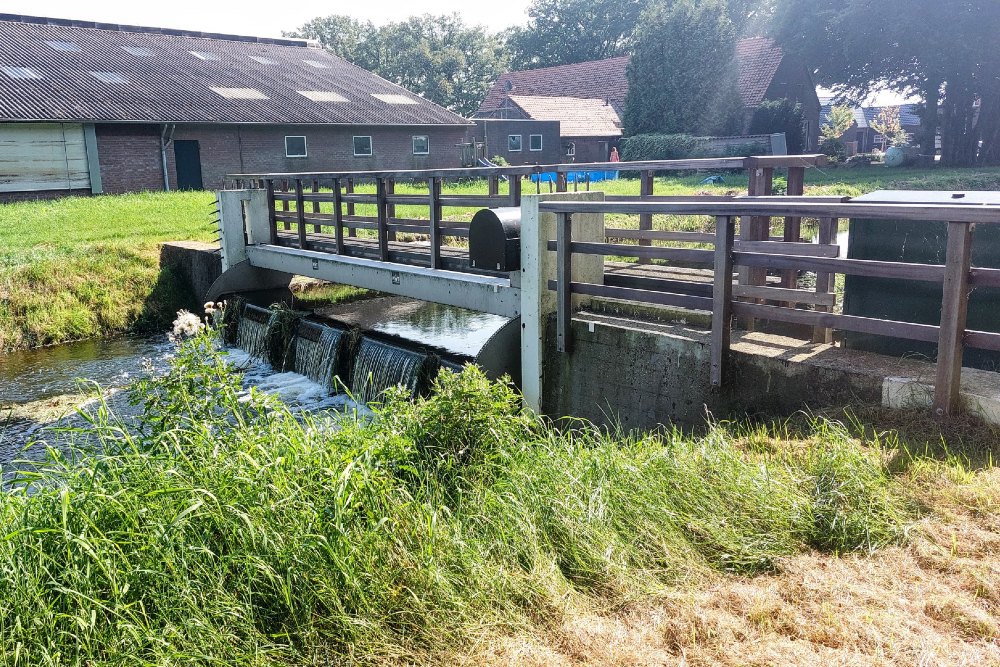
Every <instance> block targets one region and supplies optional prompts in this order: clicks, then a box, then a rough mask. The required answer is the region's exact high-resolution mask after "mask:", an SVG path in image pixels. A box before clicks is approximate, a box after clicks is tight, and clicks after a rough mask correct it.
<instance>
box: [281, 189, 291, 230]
mask: <svg viewBox="0 0 1000 667" xmlns="http://www.w3.org/2000/svg"><path fill="white" fill-rule="evenodd" d="M281 191H282V192H283V193H285V194H288V192H289V189H288V181H287V180H284V181H282V182H281ZM280 201H281V212H282V213H288V211H289V209H290V208H291V207H290V206H289V205H288V204H289V201H290V199H288V198H286V197H282V198H281V199H280ZM291 228H292V223H291V222H287V221H286V222H285V231H288V230H290V229H291Z"/></svg>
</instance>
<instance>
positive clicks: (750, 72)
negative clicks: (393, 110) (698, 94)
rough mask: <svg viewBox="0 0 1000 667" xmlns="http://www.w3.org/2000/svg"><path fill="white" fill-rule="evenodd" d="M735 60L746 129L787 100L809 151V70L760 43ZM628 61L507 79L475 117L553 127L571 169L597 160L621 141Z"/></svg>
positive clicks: (814, 118)
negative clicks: (770, 103)
mask: <svg viewBox="0 0 1000 667" xmlns="http://www.w3.org/2000/svg"><path fill="white" fill-rule="evenodd" d="M736 61H737V65H738V67H739V92H740V97H741V99H742V101H743V109H744V116H745V120H746V126H749V123H750V118H751V117H752V116H753V112H754V110H755V109H757V107H759V106H760V104H761V103H762V102H763V101H765V100H780V99H782V98H788V99H791V100H792V101H794V102H798V103H800V104H802V108H803V112H804V115H805V123H806V125H805V127H804V128H803V130H804V134H805V137H806V146H805V149H806V151H807V152H808V151H813V150H815V149H816V147H817V145H818V137H819V113H820V103H819V98H818V97H817V96H816V89H815V84H814V83H813V81H812V76H811V75H810V74H809V71H808V70H807V69H806V68H805V67H804V66H803V65H802V64H801V63H799V62H796V61H794V60H793V59H791V58H786V57H785V55H784V53H783V52H782V50H781V48H780V47H779V46H778V45H777V44H775V43H774V41H773V40H771V39H769V38H766V37H755V38H751V39H743V40H740V41H739V42H738V43H737V44H736ZM628 62H629V57H628V56H620V57H617V58H606V59H604V60H593V61H589V62H583V63H574V64H570V65H557V66H555V67H542V68H539V69H531V70H522V71H518V72H507V73H505V74H503V75H501V76H500V78H498V79H497V80H496V81H495V82H494V84H493V87H492V88H490V90H489V92H488V93H487V94H486V98H485V99H484V100H483V102H482V104H481V105H480V106H479V110H478V111H477V112H476V114H475V117H476V118H508V119H514V118H521V119H534V120H557V121H559V122H560V123H561V125H562V129H561V135H562V143H563V145H564V147H565V151H564V155H568V156H571V157H575V159H576V161H577V162H601V161H604V160H606V159H607V158H608V155H609V153H610V150H611V148H612V147H613V146H615V145H617V143H618V140H619V139H620V138H621V136H622V122H621V117H622V114H623V113H624V111H625V98H626V97H627V95H628V76H627V69H628ZM570 151H572V153H570Z"/></svg>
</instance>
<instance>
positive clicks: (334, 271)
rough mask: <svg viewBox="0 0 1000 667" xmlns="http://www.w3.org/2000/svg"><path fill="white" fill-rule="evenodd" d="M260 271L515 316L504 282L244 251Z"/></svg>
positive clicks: (287, 252)
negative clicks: (305, 277) (265, 270)
mask: <svg viewBox="0 0 1000 667" xmlns="http://www.w3.org/2000/svg"><path fill="white" fill-rule="evenodd" d="M247 257H249V259H250V263H251V264H252V265H253V266H255V267H259V268H263V269H270V270H273V271H281V272H283V273H291V274H295V275H300V276H309V277H312V278H319V279H321V280H328V281H330V282H335V283H342V284H345V285H354V286H356V287H363V288H365V289H372V290H377V291H379V292H385V293H386V294H399V295H401V296H408V297H412V298H414V299H422V300H424V301H431V302H434V303H443V304H446V305H449V306H459V307H461V308H468V309H470V310H478V311H480V312H484V313H494V314H496V315H503V316H505V317H518V316H519V315H520V314H521V313H520V308H521V293H520V290H519V289H517V288H514V287H511V284H510V280H509V279H507V278H492V277H489V276H477V275H474V274H469V273H459V272H456V271H443V270H440V269H437V270H435V269H428V268H424V267H419V266H406V265H403V264H394V263H392V262H379V261H373V260H369V259H361V258H357V257H345V256H343V255H339V256H338V255H331V254H330V253H325V252H315V251H311V250H301V249H297V248H285V247H281V246H273V245H256V246H249V247H248V248H247Z"/></svg>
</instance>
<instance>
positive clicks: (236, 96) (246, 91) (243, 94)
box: [212, 88, 268, 100]
mask: <svg viewBox="0 0 1000 667" xmlns="http://www.w3.org/2000/svg"><path fill="white" fill-rule="evenodd" d="M212 90H213V91H214V92H215V93H216V94H218V95H220V96H222V97H225V98H226V99H227V100H266V99H268V97H267V95H265V94H264V93H262V92H260V91H259V90H257V89H256V88H212Z"/></svg>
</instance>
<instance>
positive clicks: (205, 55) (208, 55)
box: [188, 51, 219, 60]
mask: <svg viewBox="0 0 1000 667" xmlns="http://www.w3.org/2000/svg"><path fill="white" fill-rule="evenodd" d="M188 53H190V54H191V55H192V56H194V57H195V58H201V59H202V60H218V59H219V54H218V53H212V52H211V51H188Z"/></svg>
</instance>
